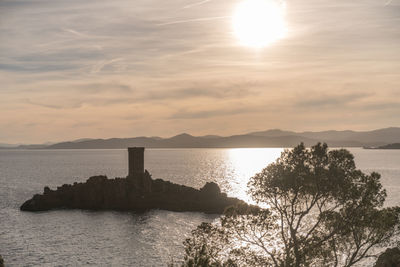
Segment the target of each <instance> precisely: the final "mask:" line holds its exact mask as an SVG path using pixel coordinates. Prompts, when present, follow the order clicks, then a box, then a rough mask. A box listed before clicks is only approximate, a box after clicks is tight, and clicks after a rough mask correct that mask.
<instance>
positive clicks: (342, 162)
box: [183, 143, 400, 267]
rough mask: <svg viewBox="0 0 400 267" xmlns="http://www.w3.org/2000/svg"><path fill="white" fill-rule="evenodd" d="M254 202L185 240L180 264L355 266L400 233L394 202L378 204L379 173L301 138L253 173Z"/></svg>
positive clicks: (399, 212)
mask: <svg viewBox="0 0 400 267" xmlns="http://www.w3.org/2000/svg"><path fill="white" fill-rule="evenodd" d="M248 187H249V189H248V193H249V194H250V195H251V197H252V198H253V199H254V200H255V201H256V203H257V204H258V205H259V207H261V208H259V207H255V206H248V205H241V206H236V207H231V208H229V209H227V210H226V212H225V213H224V215H223V216H222V217H221V218H220V220H219V221H218V222H217V223H213V224H210V223H203V224H202V225H200V226H199V227H198V228H197V229H196V230H194V231H193V232H192V236H191V238H189V239H187V240H186V241H185V243H184V245H185V259H184V264H183V265H184V266H280V267H288V266H353V265H355V264H357V263H361V262H362V261H363V260H365V259H367V258H369V257H373V256H375V254H376V248H377V247H379V246H382V245H386V244H388V243H389V242H392V241H393V237H395V236H396V235H397V234H398V233H399V225H400V223H399V222H400V221H399V215H400V208H399V207H391V208H383V204H384V201H385V198H386V192H385V190H384V189H383V188H382V185H381V184H380V175H379V174H378V173H375V172H373V173H371V174H369V175H367V174H364V173H363V172H361V171H360V170H358V169H356V166H355V163H354V157H353V155H352V154H351V153H350V152H349V151H347V150H345V149H338V150H331V151H329V150H328V147H327V145H326V144H320V143H318V144H317V145H315V146H313V147H312V148H310V149H307V148H305V146H304V145H303V144H300V145H298V146H297V147H295V148H294V149H292V150H285V151H284V152H282V154H281V156H280V158H278V159H277V160H276V162H274V163H272V164H270V165H269V166H267V167H266V168H265V169H263V170H262V171H261V172H260V173H258V174H256V175H255V176H254V177H252V178H251V179H250V181H249V183H248Z"/></svg>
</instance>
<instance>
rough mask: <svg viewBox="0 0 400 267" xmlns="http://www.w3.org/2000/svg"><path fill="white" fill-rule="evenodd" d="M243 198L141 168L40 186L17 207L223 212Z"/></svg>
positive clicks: (39, 209)
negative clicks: (121, 174)
mask: <svg viewBox="0 0 400 267" xmlns="http://www.w3.org/2000/svg"><path fill="white" fill-rule="evenodd" d="M238 203H242V204H244V205H247V204H246V203H245V202H243V201H241V200H239V199H237V198H231V197H227V195H226V194H225V193H221V190H220V188H219V187H218V185H217V184H216V183H206V185H205V186H204V187H203V188H201V189H200V190H197V189H195V188H192V187H188V186H183V185H178V184H174V183H171V182H169V181H164V180H162V179H156V180H153V179H152V178H151V175H150V174H149V173H148V172H147V171H145V172H144V173H143V174H142V175H139V176H136V177H135V178H132V177H129V176H128V177H127V178H115V179H108V178H107V177H106V176H104V175H99V176H93V177H90V178H89V179H88V180H87V181H86V182H85V183H74V184H73V185H67V184H64V185H63V186H61V187H57V190H51V189H50V188H48V187H45V188H44V194H43V195H34V196H33V198H32V199H30V200H27V201H25V203H23V204H22V206H21V207H20V209H21V210H23V211H45V210H51V209H87V210H131V211H144V210H149V209H163V210H171V211H199V212H205V213H218V214H221V213H223V212H224V210H225V208H226V207H228V206H232V205H236V204H238Z"/></svg>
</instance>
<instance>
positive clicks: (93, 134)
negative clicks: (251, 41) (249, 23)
mask: <svg viewBox="0 0 400 267" xmlns="http://www.w3.org/2000/svg"><path fill="white" fill-rule="evenodd" d="M270 1H274V0H270ZM240 2H241V1H233V0H203V1H202V0H169V1H164V0H135V1H133V0H131V1H127V0H113V1H105V0H96V1H92V0H90V1H82V0H79V1H78V0H2V1H0V143H42V142H47V141H63V140H73V139H78V138H84V137H90V138H109V137H133V136H143V135H144V136H162V137H168V136H173V135H175V134H179V133H182V132H187V133H190V134H193V135H206V134H218V135H232V134H240V133H246V132H251V131H256V130H266V129H271V128H281V129H287V130H297V131H302V130H328V129H336V130H343V129H352V130H371V129H376V128H383V127H389V126H400V0H392V1H390V0H351V1H349V0H335V1H332V0H287V1H285V2H280V5H281V7H282V10H283V15H284V18H283V19H284V22H285V26H286V27H287V28H286V32H285V33H284V34H282V36H280V37H279V38H276V39H274V40H272V41H271V42H269V43H268V44H266V45H263V46H262V47H253V46H249V45H246V44H244V43H243V42H241V41H240V38H239V37H238V36H237V35H235V33H234V27H233V24H234V23H233V18H232V17H233V14H234V13H235V8H237V6H238V5H239V4H240ZM239 24H240V23H239Z"/></svg>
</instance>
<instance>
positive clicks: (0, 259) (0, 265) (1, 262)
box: [0, 255, 4, 267]
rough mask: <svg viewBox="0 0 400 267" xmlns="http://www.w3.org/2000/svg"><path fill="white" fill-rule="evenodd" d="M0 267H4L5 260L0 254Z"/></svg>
mask: <svg viewBox="0 0 400 267" xmlns="http://www.w3.org/2000/svg"><path fill="white" fill-rule="evenodd" d="M0 267H4V260H3V257H1V255H0Z"/></svg>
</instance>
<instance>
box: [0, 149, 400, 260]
mask: <svg viewBox="0 0 400 267" xmlns="http://www.w3.org/2000/svg"><path fill="white" fill-rule="evenodd" d="M349 150H350V151H351V152H352V153H353V155H354V156H355V161H356V164H357V167H358V168H359V169H361V170H362V171H364V172H367V173H370V172H372V171H376V172H378V173H380V174H381V175H382V178H381V182H382V184H383V186H384V188H385V189H386V190H387V194H388V196H387V199H386V203H385V206H394V205H400V150H365V149H362V148H349ZM282 151H283V149H282V148H251V149H146V151H145V168H146V169H147V170H148V171H149V172H150V173H151V174H152V176H153V178H162V179H164V180H170V181H172V182H175V183H179V184H184V185H187V186H192V187H195V188H200V187H202V186H203V185H204V184H205V183H206V182H209V181H214V182H216V183H218V184H219V185H220V187H221V189H222V191H225V192H227V194H228V195H229V196H233V197H238V198H241V199H243V200H246V201H251V199H250V198H249V197H248V196H247V193H246V191H247V186H246V185H247V182H248V180H249V178H250V177H252V176H253V175H254V174H256V173H257V172H259V171H261V170H262V169H263V168H264V167H266V166H267V165H268V164H270V163H271V162H273V161H275V160H276V158H278V157H279V155H280V153H281V152H282ZM127 172H128V155H127V151H126V150H122V149H121V150H118V149H115V150H113V149H110V150H0V255H2V257H3V259H4V261H5V264H6V266H166V265H167V264H168V263H170V262H173V261H174V262H179V261H180V260H181V259H182V257H183V254H184V250H183V241H184V240H185V239H186V238H187V237H189V235H190V233H191V231H192V230H193V229H195V228H196V227H197V225H199V224H200V223H201V222H212V221H214V220H216V219H217V218H218V216H217V215H210V214H204V213H199V212H170V211H163V210H152V211H148V212H144V213H135V212H116V211H87V210H54V211H46V212H35V213H33V212H22V211H20V210H19V207H20V205H21V204H22V203H23V202H24V201H25V200H27V199H30V198H31V197H32V196H33V195H34V194H38V193H42V192H43V187H44V186H49V187H50V188H52V189H55V188H56V187H57V186H60V185H62V184H70V183H73V182H83V181H85V180H87V179H88V178H89V177H90V176H93V175H99V174H103V175H107V176H108V177H110V178H114V177H125V176H126V175H127Z"/></svg>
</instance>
